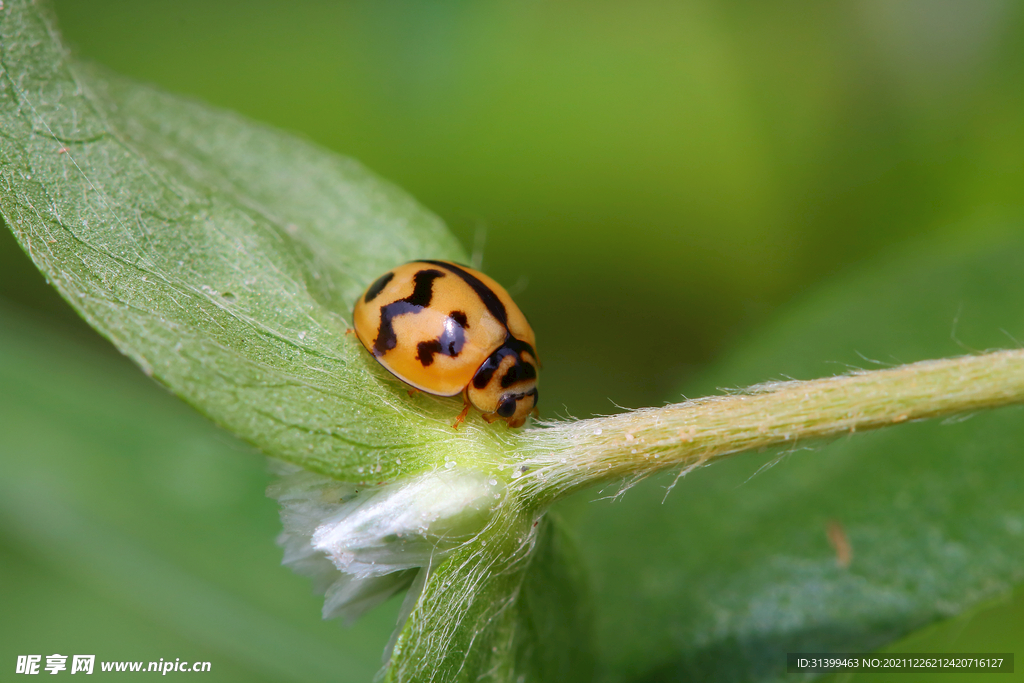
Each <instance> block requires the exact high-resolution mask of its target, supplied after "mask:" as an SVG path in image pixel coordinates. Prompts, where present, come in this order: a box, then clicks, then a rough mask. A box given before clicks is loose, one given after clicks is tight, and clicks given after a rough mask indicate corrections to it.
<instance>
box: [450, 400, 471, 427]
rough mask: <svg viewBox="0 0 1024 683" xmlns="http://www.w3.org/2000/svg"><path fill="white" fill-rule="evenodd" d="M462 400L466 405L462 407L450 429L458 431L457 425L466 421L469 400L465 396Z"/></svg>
mask: <svg viewBox="0 0 1024 683" xmlns="http://www.w3.org/2000/svg"><path fill="white" fill-rule="evenodd" d="M463 400H464V401H466V405H464V406H462V412H461V413H459V415H458V417H456V418H455V424H453V425H452V429H458V428H459V425H460V424H462V423H463V422H465V421H466V416H467V415H469V406H470V403H469V400H468V399H467V398H466V397H465V396H463Z"/></svg>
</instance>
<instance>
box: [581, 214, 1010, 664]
mask: <svg viewBox="0 0 1024 683" xmlns="http://www.w3.org/2000/svg"><path fill="white" fill-rule="evenodd" d="M1022 310H1024V239H1021V238H1020V237H1019V236H1017V235H1014V234H1012V233H1011V234H1007V235H1004V236H1002V237H998V238H995V239H992V238H990V239H985V240H980V243H976V244H974V245H973V246H971V245H965V244H954V245H952V246H948V245H947V247H946V248H944V249H934V248H931V249H929V248H924V247H920V246H919V247H917V248H915V249H912V250H908V251H907V252H904V253H901V254H897V255H893V256H892V257H890V258H888V259H885V260H884V261H882V262H880V263H877V264H874V265H873V266H872V267H869V268H866V269H865V270H864V271H862V272H861V273H859V274H857V275H854V276H851V277H846V278H843V279H841V280H838V281H837V282H835V283H834V284H833V285H832V286H830V287H827V288H825V289H823V290H822V291H821V292H819V293H817V294H815V295H813V296H811V297H809V298H808V299H806V300H805V301H804V302H802V303H801V304H800V305H799V306H797V307H796V308H795V309H794V310H793V311H792V312H791V313H790V314H789V315H788V316H786V317H785V318H784V319H783V320H781V321H780V322H779V323H778V324H777V325H776V326H774V327H773V328H771V329H768V330H766V331H765V332H763V333H762V334H760V335H758V336H757V338H756V339H754V340H752V341H751V343H750V344H749V345H747V346H746V347H745V348H743V349H740V350H739V351H738V352H736V353H735V354H733V356H732V358H731V359H730V360H729V361H728V362H725V363H724V364H723V365H722V367H721V368H720V370H719V371H718V372H716V373H712V375H711V377H710V378H709V379H708V381H707V382H705V383H704V386H703V387H699V388H697V390H696V391H691V390H688V391H687V393H688V394H689V395H701V394H703V393H707V392H709V391H711V390H713V387H715V386H727V387H732V386H744V385H746V384H749V383H752V382H757V381H765V380H769V379H772V378H786V377H793V378H797V379H811V378H814V377H819V376H822V375H827V374H836V373H838V372H844V371H846V370H847V369H849V368H851V367H873V366H874V365H875V361H871V360H867V359H869V358H873V359H877V361H878V362H881V363H883V364H889V363H891V364H896V363H897V362H911V361H916V360H922V359H925V358H936V357H941V356H946V355H953V354H956V353H964V352H966V350H974V349H986V348H994V347H1000V346H1002V347H1005V346H1015V345H1016V342H1015V341H1013V340H1014V339H1024V316H1022V315H1021V313H1020V312H1021V311H1022ZM951 333H952V335H951ZM1021 418H1022V409H1021V408H1019V407H1015V408H1005V409H1001V410H998V411H993V412H991V413H984V414H980V415H976V416H973V417H972V418H971V419H969V420H966V421H956V420H953V421H947V422H923V423H919V424H908V425H905V426H902V427H900V428H895V429H889V430H884V431H880V432H873V433H870V434H863V435H856V436H854V437H851V438H849V439H843V440H840V441H838V442H836V443H832V444H829V445H823V446H821V447H816V448H814V449H811V450H809V451H800V452H792V453H774V454H771V455H767V456H763V457H757V456H755V455H741V456H737V457H736V458H734V459H730V460H727V461H725V462H722V463H718V464H715V465H714V466H713V467H710V468H706V469H703V470H699V471H697V472H695V473H693V474H691V475H689V476H687V477H685V478H684V479H682V480H680V481H679V483H678V485H677V486H676V487H675V488H674V489H673V490H672V492H671V494H669V495H668V496H667V498H666V491H665V486H666V485H668V484H671V483H672V478H671V477H663V478H659V479H656V480H652V481H647V482H644V483H642V484H641V485H639V486H637V487H635V488H633V489H631V490H629V491H628V492H626V493H625V495H624V496H622V498H621V499H620V500H619V501H618V502H616V503H614V504H608V503H592V502H589V501H590V500H592V498H593V496H582V497H579V499H578V500H575V501H571V502H570V503H569V504H568V505H565V506H563V508H562V511H563V513H564V514H565V515H566V516H567V517H568V518H570V519H574V527H575V530H576V532H577V534H578V536H579V538H580V539H581V543H582V549H581V552H582V554H583V555H584V556H585V557H586V559H587V564H588V566H589V568H590V571H591V574H592V575H593V577H594V581H595V584H596V585H595V593H596V594H597V595H598V596H600V599H599V607H600V609H599V613H598V617H597V651H598V652H599V653H600V657H601V665H602V668H603V669H604V670H605V671H606V677H607V679H608V680H651V681H654V680H658V681H662V680H732V681H774V680H786V674H785V673H784V672H785V654H786V653H787V652H796V651H805V652H820V651H865V650H872V649H876V648H879V647H881V646H883V645H886V644H888V643H890V642H892V641H893V640H895V639H896V638H898V637H900V636H902V635H904V634H906V633H908V632H910V631H912V630H914V629H917V628H919V627H921V626H922V625H925V624H928V623H930V622H934V621H935V620H938V619H943V618H947V617H951V616H953V615H956V614H958V613H960V612H963V611H965V610H969V609H972V608H973V607H975V606H977V605H979V604H981V603H982V602H984V601H987V600H991V599H993V598H996V597H1000V596H1002V595H1004V594H1006V593H1007V592H1008V591H1010V590H1011V589H1012V588H1013V587H1014V586H1017V585H1019V584H1020V582H1021V581H1022V580H1024V543H1022V539H1024V499H1022V497H1021V495H1020V490H1021V488H1022V485H1024V462H1022V461H1021V459H1020V448H1021V443H1024V420H1022V419H1021ZM663 499H664V500H665V502H664V504H662V500H663ZM832 521H834V522H836V523H838V525H839V526H840V527H841V528H842V529H843V530H844V533H845V536H846V537H847V538H848V540H849V543H850V545H851V547H852V562H851V563H850V565H849V567H848V568H844V567H842V566H840V564H839V563H838V561H837V554H836V551H835V550H834V549H833V548H832V547H831V546H830V542H829V538H828V528H829V526H830V523H831V522H832Z"/></svg>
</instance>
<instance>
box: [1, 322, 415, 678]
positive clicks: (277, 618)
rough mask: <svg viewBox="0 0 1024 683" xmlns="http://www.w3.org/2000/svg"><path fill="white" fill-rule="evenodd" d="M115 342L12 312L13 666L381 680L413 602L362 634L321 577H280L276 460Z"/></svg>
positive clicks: (6, 578) (6, 364) (8, 431)
mask: <svg viewBox="0 0 1024 683" xmlns="http://www.w3.org/2000/svg"><path fill="white" fill-rule="evenodd" d="M100 344H102V345H103V346H100ZM106 346H107V345H106V344H105V343H104V342H102V340H97V339H95V338H93V337H92V335H82V334H68V332H67V330H66V329H61V328H59V327H54V326H52V325H49V324H43V323H41V322H40V321H39V320H35V319H32V318H30V317H28V316H27V315H25V314H24V313H19V312H17V311H15V310H14V309H12V308H10V307H9V306H7V305H6V304H4V303H3V302H0V387H3V391H0V434H2V435H3V438H0V586H3V589H2V590H3V602H4V609H3V610H0V655H2V658H3V660H4V661H5V662H13V661H14V659H15V657H16V656H17V655H18V654H30V653H42V652H44V651H45V653H46V654H52V653H53V652H60V653H62V654H74V653H77V654H90V653H91V654H95V655H96V657H97V660H101V661H111V660H114V661H116V660H133V661H143V660H145V661H147V662H148V661H156V660H158V659H160V658H161V657H163V658H167V657H168V656H170V658H171V659H174V658H175V657H179V658H181V659H182V660H186V661H209V662H211V663H212V674H213V677H212V678H211V680H217V681H309V682H310V683H312V682H314V681H323V680H327V679H330V680H337V681H346V682H352V683H357V682H364V681H368V680H370V679H371V678H372V677H373V673H374V671H375V670H376V669H377V668H379V666H380V654H381V650H382V648H383V646H384V643H385V642H386V640H387V637H388V633H389V632H390V631H391V629H392V628H393V626H394V611H395V608H396V607H397V606H394V605H393V606H392V607H391V608H390V609H384V610H381V611H379V612H377V613H375V614H371V615H368V616H367V617H366V618H365V619H364V621H363V623H361V624H360V628H359V629H355V630H345V629H342V628H340V627H339V625H338V624H337V623H335V622H324V621H322V620H321V619H320V602H321V601H320V599H319V598H317V597H315V596H313V595H311V592H310V589H309V584H308V581H306V580H305V579H304V578H303V577H300V576H297V575H295V574H293V573H291V572H290V571H288V570H286V569H285V568H283V567H281V566H280V560H281V555H280V550H279V549H278V548H277V547H276V546H275V545H274V543H273V540H274V537H275V536H276V535H277V534H278V533H279V532H280V528H281V526H280V522H279V520H278V514H277V510H276V506H275V505H274V503H273V501H271V500H270V499H268V498H266V497H264V495H263V489H264V488H265V487H266V485H267V482H268V479H269V477H268V475H267V473H266V466H265V463H264V460H263V458H261V457H259V456H258V455H257V454H254V453H253V452H252V449H251V448H249V447H247V446H245V445H244V444H242V443H241V442H239V441H237V440H235V439H232V438H231V437H230V436H228V435H227V434H225V433H224V432H223V431H221V430H219V429H217V428H215V427H214V426H212V425H211V424H210V423H209V422H208V421H207V420H205V419H203V418H202V417H201V416H200V415H198V414H197V413H196V412H195V411H194V410H192V409H191V408H189V407H187V406H185V405H183V404H182V403H181V402H180V401H178V400H176V399H175V398H173V397H172V396H171V395H169V394H168V393H167V392H165V391H163V390H161V389H160V388H159V387H157V386H156V385H155V384H153V383H152V382H151V381H149V380H147V379H146V378H145V377H143V376H142V375H141V373H139V372H138V370H137V369H136V368H135V367H134V366H132V365H131V364H130V363H128V362H127V361H126V360H125V359H124V358H123V357H120V356H118V355H117V354H116V353H113V352H112V350H110V349H109V348H103V347H106ZM96 666H97V670H98V667H99V663H98V662H97V665H96Z"/></svg>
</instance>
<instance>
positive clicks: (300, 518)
mask: <svg viewBox="0 0 1024 683" xmlns="http://www.w3.org/2000/svg"><path fill="white" fill-rule="evenodd" d="M279 470H280V472H279V473H280V474H281V475H282V478H281V479H280V481H278V482H277V483H276V484H273V485H271V486H270V487H269V488H268V489H267V494H268V495H270V496H272V497H275V498H277V499H278V501H280V503H281V521H282V523H283V524H284V532H283V533H282V534H281V536H280V537H279V538H278V543H279V544H280V545H282V546H283V547H284V551H285V552H284V560H283V561H284V564H286V565H290V566H291V567H292V568H293V569H294V570H295V571H297V572H298V573H300V574H304V575H307V576H310V577H311V578H313V580H314V584H315V588H316V589H317V591H322V592H325V593H326V599H325V602H324V618H329V617H333V616H342V617H344V618H345V619H346V621H349V622H351V621H353V620H354V619H355V618H357V617H358V616H359V615H360V614H362V613H363V612H365V611H366V610H368V609H370V608H371V607H373V606H375V605H377V604H379V603H380V602H383V601H384V600H386V599H387V598H388V597H390V596H391V595H393V594H395V593H397V592H398V591H400V590H402V589H404V588H406V587H408V586H409V585H410V584H411V583H412V582H413V579H414V578H415V575H416V570H418V568H420V567H425V566H428V565H429V564H430V563H431V562H436V561H437V560H438V559H440V558H441V557H442V556H443V555H444V554H445V553H446V552H447V551H450V550H451V549H453V548H456V547H458V546H459V545H460V544H462V543H464V542H466V541H468V540H470V539H471V538H472V537H473V536H474V535H475V534H476V533H478V532H479V531H480V530H481V529H483V527H484V526H485V525H486V524H487V522H488V520H489V519H490V515H491V511H492V510H493V509H494V507H495V505H496V504H497V503H498V502H499V499H500V498H501V497H502V494H503V492H504V485H503V484H502V483H500V482H499V481H497V480H496V479H493V478H491V477H489V476H486V475H484V474H483V473H480V472H476V471H474V470H470V469H467V468H464V467H462V468H451V469H439V470H436V471H432V472H426V473H424V474H420V475H417V476H415V477H411V478H409V479H407V480H403V481H400V482H396V483H393V484H388V485H385V486H376V487H374V486H368V487H359V486H356V485H354V484H349V483H345V482H339V481H336V480H334V479H330V478H328V477H325V476H322V475H318V474H313V473H311V472H306V471H304V470H300V469H298V468H295V467H292V466H282V467H281V468H279ZM419 585H422V584H421V583H420V584H419Z"/></svg>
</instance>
